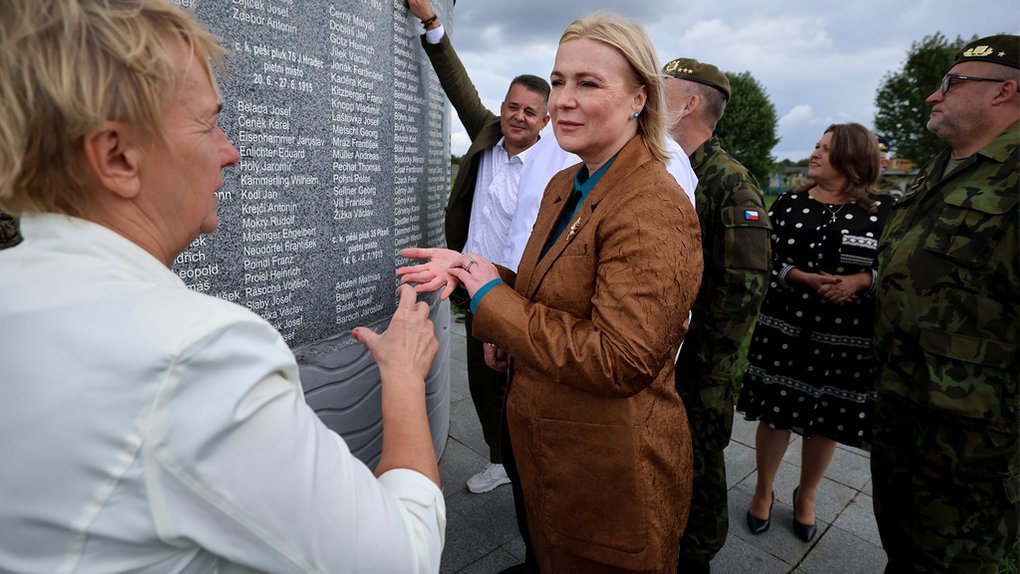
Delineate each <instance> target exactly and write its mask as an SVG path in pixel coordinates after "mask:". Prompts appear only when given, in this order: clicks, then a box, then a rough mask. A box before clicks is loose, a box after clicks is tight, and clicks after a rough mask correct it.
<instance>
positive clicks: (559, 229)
mask: <svg viewBox="0 0 1020 574" xmlns="http://www.w3.org/2000/svg"><path fill="white" fill-rule="evenodd" d="M614 160H616V156H615V155H614V156H613V157H612V158H610V159H609V161H607V162H606V164H605V165H603V166H602V167H600V168H599V169H598V170H597V171H596V172H595V173H593V174H591V175H590V176H589V175H588V166H586V165H584V164H581V169H579V170H577V174H575V175H574V189H573V191H571V192H570V195H569V196H568V197H567V204H568V205H567V206H566V207H565V208H564V209H565V211H564V212H563V215H561V216H560V219H559V220H558V221H557V222H556V227H554V228H553V232H552V234H551V235H550V236H549V241H547V242H546V244H545V247H543V248H542V257H545V254H546V253H548V251H549V248H550V247H552V245H553V243H556V240H557V239H559V238H560V235H563V230H564V229H566V228H567V224H569V223H570V220H571V219H573V218H574V216H575V215H577V211H578V210H579V209H581V204H583V203H584V201H585V200H586V199H588V194H590V193H591V190H592V189H593V188H594V187H595V184H597V183H598V182H599V180H600V179H602V176H603V175H605V173H606V171H607V170H608V169H609V166H611V165H613V161H614ZM571 203H573V204H574V207H573V209H570V204H571Z"/></svg>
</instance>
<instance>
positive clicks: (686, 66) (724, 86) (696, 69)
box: [662, 58, 730, 101]
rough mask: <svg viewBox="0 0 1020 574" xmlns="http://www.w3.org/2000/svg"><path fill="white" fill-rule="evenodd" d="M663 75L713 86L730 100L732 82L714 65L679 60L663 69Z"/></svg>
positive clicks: (691, 59)
mask: <svg viewBox="0 0 1020 574" xmlns="http://www.w3.org/2000/svg"><path fill="white" fill-rule="evenodd" d="M662 73H663V74H666V75H668V76H672V77H674V78H678V79H681V80H690V81H692V82H698V83H699V84H704V85H706V86H711V87H713V88H715V89H717V90H719V91H720V92H722V94H723V95H724V96H726V100H727V101H728V100H729V99H730V80H729V78H727V77H726V74H724V73H722V72H720V71H719V68H716V67H715V66H713V65H712V64H702V63H701V62H699V61H697V60H695V59H694V58H677V59H675V60H673V61H672V62H670V63H668V64H666V65H665V66H663V67H662Z"/></svg>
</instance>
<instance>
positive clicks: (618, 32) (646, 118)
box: [560, 11, 669, 162]
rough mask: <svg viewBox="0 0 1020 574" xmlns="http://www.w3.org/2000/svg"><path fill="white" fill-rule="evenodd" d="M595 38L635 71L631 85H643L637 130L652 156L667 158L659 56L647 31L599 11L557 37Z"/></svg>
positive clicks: (563, 40) (664, 109)
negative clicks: (614, 51)
mask: <svg viewBox="0 0 1020 574" xmlns="http://www.w3.org/2000/svg"><path fill="white" fill-rule="evenodd" d="M580 39H588V40H596V41H599V42H602V43H603V44H608V45H610V46H612V47H613V48H616V50H617V51H619V52H620V55H622V56H623V58H624V59H625V60H627V63H628V64H630V69H631V71H632V72H633V73H634V77H633V85H634V87H640V86H644V87H645V91H646V94H647V98H646V100H645V108H644V109H643V110H642V111H641V115H640V116H638V133H639V134H641V136H642V137H643V138H644V140H645V145H646V146H648V151H649V152H650V153H651V154H652V156H653V157H655V158H656V159H659V160H661V161H663V162H666V161H667V160H668V159H669V152H668V151H666V132H667V128H668V125H667V122H668V117H669V112H668V110H667V106H666V92H665V89H664V87H663V78H662V74H661V73H660V72H659V63H658V62H659V60H658V58H657V57H656V56H655V47H654V46H653V45H652V40H651V38H649V37H648V33H647V32H645V29H644V28H642V27H641V26H640V25H639V24H636V23H634V22H631V21H630V20H628V19H626V18H624V17H623V16H620V15H619V14H616V13H614V12H607V11H601V12H596V13H594V14H591V15H589V16H585V17H583V18H578V19H577V20H574V21H573V23H571V24H570V26H567V29H566V30H564V31H563V35H562V36H561V37H560V44H563V43H564V42H567V41H570V40H580Z"/></svg>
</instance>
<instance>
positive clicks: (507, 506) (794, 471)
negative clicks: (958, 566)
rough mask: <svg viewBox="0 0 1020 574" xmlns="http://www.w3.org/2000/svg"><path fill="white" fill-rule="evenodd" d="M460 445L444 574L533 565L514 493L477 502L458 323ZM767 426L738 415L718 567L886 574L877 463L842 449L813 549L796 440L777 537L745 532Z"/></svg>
mask: <svg viewBox="0 0 1020 574" xmlns="http://www.w3.org/2000/svg"><path fill="white" fill-rule="evenodd" d="M450 325H451V327H450V329H451V337H450V347H449V351H450V358H451V361H450V365H451V366H450V436H449V440H448V441H447V443H446V450H445V451H444V453H443V457H442V459H441V460H440V461H439V472H440V475H441V477H442V481H443V494H444V495H445V497H446V548H445V550H444V551H443V561H442V565H441V567H440V572H441V573H443V574H454V573H457V574H493V573H495V572H499V571H500V570H502V569H503V568H506V567H508V566H512V565H514V564H517V563H520V562H523V561H524V543H523V542H522V541H521V537H520V533H519V532H518V531H517V522H516V520H515V518H514V506H513V498H512V496H511V493H510V487H509V486H501V487H499V488H497V489H495V490H493V491H491V492H488V493H485V494H471V493H469V492H468V491H467V489H466V488H465V487H464V482H465V481H466V480H467V479H468V478H469V477H470V476H471V475H473V474H474V473H476V472H478V471H479V470H481V469H482V467H484V466H485V464H486V463H488V457H487V454H483V453H488V448H487V447H486V446H485V441H484V440H482V429H481V425H480V424H479V422H478V417H477V415H476V414H475V411H474V406H473V405H472V404H471V397H470V396H469V394H468V383H467V365H466V363H465V361H466V359H465V347H464V336H465V333H464V324H463V323H456V322H455V321H451V322H450ZM756 424H757V423H753V422H748V421H745V420H743V417H742V416H741V415H740V414H737V415H736V417H735V418H734V422H733V435H732V437H731V440H730V444H729V446H728V447H727V448H726V475H727V482H728V483H729V492H730V497H729V508H730V531H729V537H728V538H727V539H726V544H725V545H724V546H723V548H722V550H720V552H719V554H718V555H716V557H715V560H713V561H712V571H713V572H717V573H720V574H727V573H731V572H732V573H744V572H754V573H773V572H775V573H790V572H792V573H796V574H816V573H817V574H843V573H847V574H851V573H854V574H856V573H860V574H870V573H880V572H882V570H883V569H884V568H885V564H886V556H885V552H884V551H883V550H882V547H881V541H880V540H879V536H878V527H877V526H876V525H875V516H874V511H873V508H872V499H871V472H870V470H869V467H868V453H867V452H865V451H862V450H860V449H855V448H850V447H845V446H842V445H840V446H839V448H838V449H837V450H836V455H835V456H834V457H833V460H832V463H831V464H830V465H829V469H828V471H827V472H826V473H825V477H824V478H823V479H822V484H821V485H820V486H819V488H818V499H817V500H816V502H815V512H816V515H817V518H818V530H819V532H818V535H817V536H816V537H815V539H814V540H812V541H811V542H810V543H805V542H802V541H801V540H800V539H799V538H797V537H796V536H795V535H794V534H793V530H792V529H791V527H790V523H791V522H792V520H793V510H792V507H791V501H790V498H791V495H792V493H793V489H794V487H796V486H797V482H798V478H799V476H800V453H801V440H802V439H801V438H800V437H798V436H796V435H793V437H794V438H793V439H792V440H791V441H790V447H789V449H788V450H787V453H786V456H785V457H784V458H783V462H782V464H781V465H780V468H779V473H778V474H777V476H776V506H775V509H774V510H773V524H772V528H770V529H769V531H768V532H765V533H764V534H760V535H758V536H753V535H751V533H750V532H749V531H748V529H747V525H746V524H745V522H744V515H745V513H746V511H747V506H748V503H749V502H750V499H751V495H752V493H753V492H754V483H755V467H756V464H755V451H754V433H755V427H756Z"/></svg>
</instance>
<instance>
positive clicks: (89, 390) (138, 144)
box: [0, 0, 446, 573]
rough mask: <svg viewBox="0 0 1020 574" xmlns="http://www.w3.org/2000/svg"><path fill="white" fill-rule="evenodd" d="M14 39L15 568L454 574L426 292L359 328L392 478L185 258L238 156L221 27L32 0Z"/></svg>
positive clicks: (62, 0) (129, 5) (10, 38)
mask: <svg viewBox="0 0 1020 574" xmlns="http://www.w3.org/2000/svg"><path fill="white" fill-rule="evenodd" d="M0 38H3V50H0V93H2V94H4V105H3V106H0V209H2V210H3V211H5V212H8V213H11V214H13V215H16V216H19V217H21V222H22V234H23V235H24V242H23V243H22V244H21V245H19V246H17V247H13V248H10V249H7V250H4V251H2V252H0V324H2V325H4V328H3V329H0V348H2V349H3V350H4V351H3V353H2V354H0V372H2V373H4V376H5V379H4V381H3V384H2V385H0V454H2V456H3V460H4V464H3V470H2V471H0V533H2V535H0V571H5V572H56V571H87V572H112V571H145V572H212V571H224V572H228V571H229V572H238V571H267V572H372V573H375V572H401V573H403V572H437V571H438V570H439V562H440V556H441V553H442V548H443V542H444V531H445V523H446V518H445V513H446V510H445V504H444V500H443V495H442V492H441V491H440V489H439V486H438V483H439V470H438V466H437V463H436V458H435V452H434V450H433V446H432V439H431V434H430V431H429V426H428V418H427V415H426V411H425V397H424V377H425V374H426V373H427V371H428V369H429V366H430V365H431V362H432V359H433V357H434V356H435V353H436V351H437V347H438V345H437V342H436V340H435V337H434V335H433V327H432V325H431V323H430V322H429V321H428V318H427V317H428V308H427V306H426V305H425V304H424V303H417V304H416V303H415V302H414V293H413V292H412V290H411V289H410V288H406V287H405V288H402V289H401V291H400V303H399V304H398V307H397V311H396V313H395V314H394V316H393V320H392V322H391V323H390V325H389V327H388V328H387V330H386V332H384V333H383V334H381V335H378V334H375V333H373V332H372V331H370V330H368V329H365V328H360V327H359V328H357V329H355V330H354V333H353V335H354V337H355V339H357V340H358V341H361V342H362V343H364V344H365V345H366V346H367V347H368V348H369V350H370V351H371V352H372V355H373V356H374V357H375V358H376V360H377V362H378V366H379V371H380V375H381V378H382V410H383V427H384V429H385V430H384V436H383V450H382V454H381V457H380V461H379V465H378V467H377V468H376V470H375V476H373V472H372V471H371V470H370V469H369V468H368V467H366V466H365V465H364V464H362V463H361V462H360V461H358V460H357V459H356V458H354V457H353V456H352V455H351V453H350V450H349V449H348V447H347V445H346V443H345V442H344V441H343V439H342V438H340V437H339V436H337V435H336V434H335V433H333V432H332V431H330V430H329V429H327V428H326V427H325V426H324V425H323V424H322V422H321V421H320V420H319V419H318V417H317V416H316V415H315V413H313V412H312V410H311V409H310V408H309V407H308V405H307V404H306V403H305V401H304V395H303V393H302V390H301V384H300V381H299V379H298V368H297V364H296V362H295V360H294V356H293V354H292V353H291V352H290V350H289V348H288V347H287V345H286V343H285V342H284V340H283V338H282V337H281V336H280V334H279V333H277V332H276V331H275V330H274V329H273V328H272V326H271V325H270V324H269V323H267V322H266V321H265V320H263V319H262V318H260V317H258V316H257V315H255V314H253V313H251V312H250V311H248V310H246V309H244V308H242V307H240V306H238V305H235V304H232V303H228V302H226V301H222V300H219V299H215V298H213V297H209V296H207V295H203V294H201V293H197V292H194V291H191V290H189V289H187V288H186V287H185V285H184V283H183V282H182V281H181V280H180V278H178V277H177V275H176V274H174V273H173V272H172V271H171V270H170V268H169V267H170V265H171V264H172V262H173V261H174V259H175V258H176V256H177V255H178V254H180V253H181V252H182V251H184V249H186V248H187V246H188V245H189V244H191V243H192V242H193V241H194V240H195V239H196V238H197V237H198V236H199V235H200V234H206V233H211V232H212V231H213V230H214V229H215V228H216V226H217V223H218V221H217V217H216V205H217V198H216V191H217V190H218V189H219V188H220V187H222V186H223V178H222V170H223V168H225V167H229V166H231V165H233V164H235V163H236V162H237V161H238V159H239V156H238V152H237V150H236V149H234V147H233V146H232V145H231V143H230V142H229V141H228V140H227V138H226V136H225V135H224V134H223V132H222V131H221V130H220V129H219V128H218V127H217V119H218V114H219V110H220V108H221V107H222V105H221V102H220V100H219V94H218V92H217V89H216V87H215V85H214V84H213V80H212V72H211V67H210V61H211V62H214V63H222V60H223V49H222V48H221V47H220V46H219V45H218V44H217V43H216V40H215V38H214V37H213V36H211V35H210V34H209V33H208V32H206V31H205V30H204V29H202V28H201V27H200V26H199V25H198V24H197V23H195V22H194V20H193V19H192V18H191V16H189V15H188V14H187V13H186V12H184V11H182V10H181V9H179V8H177V7H176V6H174V4H173V3H169V2H165V1H163V0H122V1H120V2H117V3H108V2H106V1H104V0H10V1H6V2H3V3H0ZM69 70H70V71H71V72H68V71H69ZM69 73H70V74H72V75H71V76H68V74H69ZM68 77H71V78H73V80H74V81H70V82H69V81H67V78H68Z"/></svg>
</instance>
